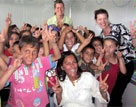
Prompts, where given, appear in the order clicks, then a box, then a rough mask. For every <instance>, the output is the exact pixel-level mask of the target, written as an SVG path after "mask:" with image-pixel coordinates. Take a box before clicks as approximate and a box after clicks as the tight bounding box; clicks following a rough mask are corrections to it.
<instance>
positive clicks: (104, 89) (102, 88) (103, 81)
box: [99, 74, 109, 94]
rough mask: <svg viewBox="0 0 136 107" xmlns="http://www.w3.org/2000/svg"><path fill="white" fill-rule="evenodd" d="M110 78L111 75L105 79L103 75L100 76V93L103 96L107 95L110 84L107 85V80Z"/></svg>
mask: <svg viewBox="0 0 136 107" xmlns="http://www.w3.org/2000/svg"><path fill="white" fill-rule="evenodd" d="M108 77H109V74H107V75H106V77H105V78H104V79H102V75H100V78H99V83H100V92H101V94H105V93H106V92H107V90H108V87H109V86H108V84H107V83H106V81H107V79H108Z"/></svg>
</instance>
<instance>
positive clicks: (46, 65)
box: [0, 30, 60, 107]
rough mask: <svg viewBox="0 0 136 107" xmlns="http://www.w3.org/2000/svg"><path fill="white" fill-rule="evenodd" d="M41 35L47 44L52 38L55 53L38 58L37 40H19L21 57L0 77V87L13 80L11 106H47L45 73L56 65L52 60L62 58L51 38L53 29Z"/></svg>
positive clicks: (52, 39) (25, 38) (26, 38)
mask: <svg viewBox="0 0 136 107" xmlns="http://www.w3.org/2000/svg"><path fill="white" fill-rule="evenodd" d="M43 34H44V33H43ZM47 34H48V35H47ZM42 36H43V40H44V43H43V44H44V45H45V44H46V43H45V42H48V40H50V41H51V43H52V46H53V49H54V55H52V56H51V55H49V56H47V57H38V58H37V55H38V51H39V42H38V40H37V39H36V38H35V37H32V36H25V37H22V39H21V40H20V41H19V47H20V51H21V56H20V57H19V58H17V59H15V61H14V63H13V65H12V66H11V67H10V68H9V70H8V71H7V72H6V73H5V74H4V75H3V76H2V77H1V78H0V81H1V82H0V89H2V88H3V87H4V85H5V83H6V82H7V81H9V82H11V91H10V97H9V101H8V105H9V106H11V107H15V106H24V107H34V106H36V107H45V106H46V105H47V104H48V102H49V101H48V96H47V91H46V87H45V85H44V72H45V71H46V70H48V69H50V68H52V67H54V66H55V63H54V62H53V61H55V60H57V59H59V58H60V51H59V49H58V46H57V45H56V43H55V41H54V38H53V37H52V36H53V35H52V34H51V30H50V31H49V32H48V33H46V35H42ZM46 36H47V37H46ZM47 38H48V39H47ZM15 93H16V94H15Z"/></svg>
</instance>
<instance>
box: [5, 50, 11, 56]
mask: <svg viewBox="0 0 136 107" xmlns="http://www.w3.org/2000/svg"><path fill="white" fill-rule="evenodd" d="M4 54H5V55H6V56H13V54H12V53H10V52H9V51H8V49H5V50H4Z"/></svg>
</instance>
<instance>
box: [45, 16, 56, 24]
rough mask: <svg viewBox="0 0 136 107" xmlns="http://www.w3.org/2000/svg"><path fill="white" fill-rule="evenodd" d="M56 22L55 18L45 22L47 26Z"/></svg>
mask: <svg viewBox="0 0 136 107" xmlns="http://www.w3.org/2000/svg"><path fill="white" fill-rule="evenodd" d="M55 21H56V16H55V15H54V16H52V17H50V18H49V19H48V20H47V24H48V25H51V24H55V23H54V22H55Z"/></svg>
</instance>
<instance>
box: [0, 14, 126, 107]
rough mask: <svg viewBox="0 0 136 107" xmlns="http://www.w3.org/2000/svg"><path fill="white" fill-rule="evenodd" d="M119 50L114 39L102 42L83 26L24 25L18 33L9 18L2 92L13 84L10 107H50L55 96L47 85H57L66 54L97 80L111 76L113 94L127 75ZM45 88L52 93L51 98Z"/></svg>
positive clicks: (0, 56) (2, 42)
mask: <svg viewBox="0 0 136 107" xmlns="http://www.w3.org/2000/svg"><path fill="white" fill-rule="evenodd" d="M118 46H119V44H118V40H117V39H116V38H114V37H113V36H107V37H106V38H105V39H104V40H103V39H101V38H100V37H96V36H95V33H94V32H93V31H89V30H88V29H87V28H86V27H82V26H80V27H78V28H77V29H75V28H73V27H72V26H68V25H67V24H64V26H63V27H62V28H61V29H60V28H58V27H57V26H55V25H47V24H44V26H43V27H42V28H38V27H35V26H34V27H32V26H31V25H30V24H24V25H23V27H22V29H21V30H19V28H18V27H17V26H16V25H11V16H10V15H8V17H7V18H6V27H5V29H4V30H3V31H2V32H1V34H0V62H1V64H0V89H2V88H4V87H5V85H6V84H8V83H11V85H10V95H9V98H8V104H7V107H11V106H13V107H14V106H28V107H33V106H38V107H44V106H45V105H49V100H48V98H49V97H52V95H53V92H52V90H51V87H52V86H51V85H50V84H49V82H48V81H49V80H51V81H53V82H55V79H54V78H55V77H56V75H57V71H56V70H55V67H56V65H57V60H58V59H59V58H60V57H61V53H63V52H64V51H72V52H73V53H75V54H76V56H77V58H78V65H79V67H80V68H81V69H82V70H83V71H84V72H90V73H91V74H92V75H93V76H95V77H96V79H98V80H99V75H100V74H102V78H105V77H106V75H107V74H108V75H109V78H108V80H107V83H108V85H109V89H108V92H109V94H111V92H112V89H113V87H114V85H115V82H116V79H117V76H118V73H119V72H120V71H121V72H122V73H123V74H125V73H126V68H125V65H124V61H123V58H122V53H121V52H119V51H118ZM51 68H53V69H51ZM45 72H46V73H45ZM46 88H48V89H50V90H49V91H48V94H47V89H46ZM28 99H29V101H28ZM52 102H53V100H52V99H50V103H52ZM51 107H53V105H52V106H51Z"/></svg>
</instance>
